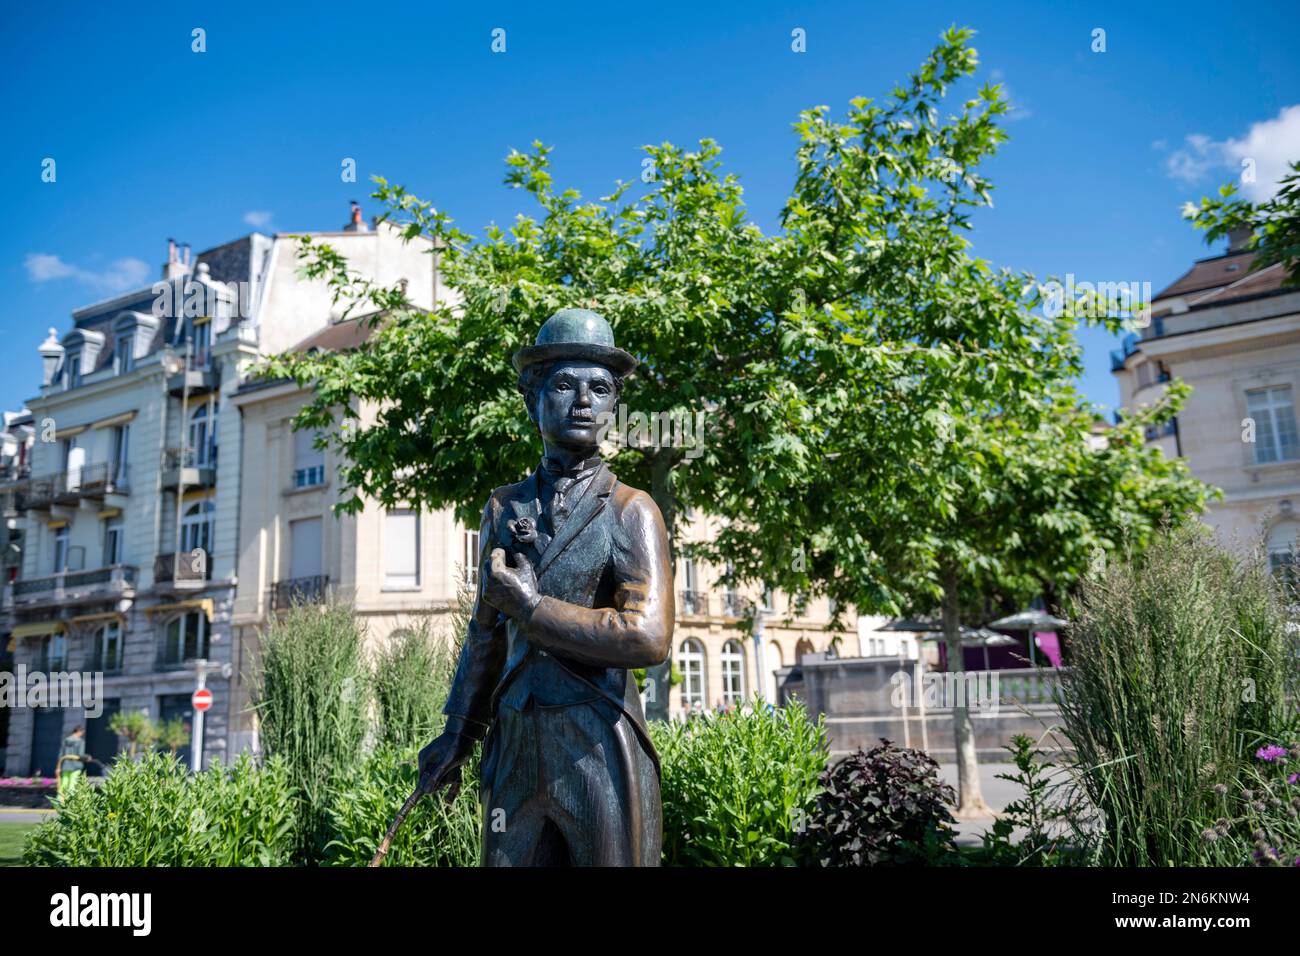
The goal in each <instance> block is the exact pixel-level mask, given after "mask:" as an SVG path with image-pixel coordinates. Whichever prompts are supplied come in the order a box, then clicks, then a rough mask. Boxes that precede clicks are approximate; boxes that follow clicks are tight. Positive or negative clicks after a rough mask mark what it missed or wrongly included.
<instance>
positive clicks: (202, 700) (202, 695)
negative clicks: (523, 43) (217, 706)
mask: <svg viewBox="0 0 1300 956" xmlns="http://www.w3.org/2000/svg"><path fill="white" fill-rule="evenodd" d="M190 706H191V707H193V708H194V709H195V710H199V711H202V710H207V709H208V708H209V707H211V706H212V691H210V690H208V689H207V688H206V687H205V688H203V689H202V690H196V691H195V692H194V694H193V696H192V697H190Z"/></svg>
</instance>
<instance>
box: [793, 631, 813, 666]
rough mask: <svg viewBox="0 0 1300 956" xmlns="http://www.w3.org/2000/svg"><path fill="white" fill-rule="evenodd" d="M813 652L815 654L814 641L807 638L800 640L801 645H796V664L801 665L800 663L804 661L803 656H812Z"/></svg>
mask: <svg viewBox="0 0 1300 956" xmlns="http://www.w3.org/2000/svg"><path fill="white" fill-rule="evenodd" d="M812 652H813V644H812V641H810V640H808V638H806V637H801V638H799V643H797V644H795V646H794V660H795V663H796V664H797V663H799V661H801V660H803V656H804V655H805V654H811V653H812Z"/></svg>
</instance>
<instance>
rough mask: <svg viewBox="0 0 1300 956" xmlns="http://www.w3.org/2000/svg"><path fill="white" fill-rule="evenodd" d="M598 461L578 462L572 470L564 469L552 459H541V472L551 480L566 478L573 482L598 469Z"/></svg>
mask: <svg viewBox="0 0 1300 956" xmlns="http://www.w3.org/2000/svg"><path fill="white" fill-rule="evenodd" d="M600 461H601V460H600V459H599V458H588V459H587V460H586V461H581V462H578V464H576V465H574V466H573V467H572V468H565V467H564V466H563V465H562V464H560V463H559V462H558V461H555V460H554V459H552V458H543V459H542V471H543V473H545V475H546V476H547V477H548V478H550V479H552V480H555V479H561V478H568V479H570V480H571V481H573V480H577V479H578V478H582V477H583V476H584V475H587V474H588V473H589V472H591V471H593V470H594V469H596V468H599V467H600Z"/></svg>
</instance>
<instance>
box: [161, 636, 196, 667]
mask: <svg viewBox="0 0 1300 956" xmlns="http://www.w3.org/2000/svg"><path fill="white" fill-rule="evenodd" d="M207 656H208V638H207V635H203V636H199V635H194V636H192V637H189V638H188V639H187V640H186V641H185V644H184V646H181V645H180V644H178V643H177V642H176V640H174V639H169V640H165V641H164V642H163V643H162V644H161V645H160V646H159V648H158V653H157V655H156V656H155V657H154V669H155V670H175V669H176V668H178V667H184V666H185V665H186V664H187V663H189V662H190V661H196V660H199V659H201V658H205V657H207Z"/></svg>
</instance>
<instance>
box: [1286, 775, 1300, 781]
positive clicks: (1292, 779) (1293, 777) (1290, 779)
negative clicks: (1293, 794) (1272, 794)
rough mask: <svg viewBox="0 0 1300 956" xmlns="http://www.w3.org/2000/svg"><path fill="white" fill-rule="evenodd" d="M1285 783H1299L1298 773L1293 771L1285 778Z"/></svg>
mask: <svg viewBox="0 0 1300 956" xmlns="http://www.w3.org/2000/svg"><path fill="white" fill-rule="evenodd" d="M1286 782H1287V783H1300V773H1293V774H1291V776H1289V777H1287V778H1286Z"/></svg>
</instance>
